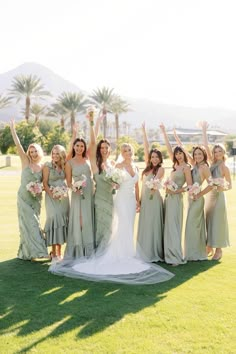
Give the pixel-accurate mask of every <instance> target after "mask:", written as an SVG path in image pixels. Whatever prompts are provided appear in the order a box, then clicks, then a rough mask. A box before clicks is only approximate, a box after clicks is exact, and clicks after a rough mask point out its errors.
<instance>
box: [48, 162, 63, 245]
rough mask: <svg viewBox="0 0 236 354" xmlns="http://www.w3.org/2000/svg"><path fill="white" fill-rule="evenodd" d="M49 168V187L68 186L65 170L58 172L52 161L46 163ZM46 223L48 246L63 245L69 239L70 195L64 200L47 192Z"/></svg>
mask: <svg viewBox="0 0 236 354" xmlns="http://www.w3.org/2000/svg"><path fill="white" fill-rule="evenodd" d="M45 165H46V166H47V167H48V168H49V179H48V185H49V187H51V186H52V187H58V186H60V187H61V186H66V184H65V172H64V171H60V172H58V171H57V170H56V169H55V168H54V167H53V165H52V162H47V163H46V164H45ZM45 208H46V223H45V227H44V232H45V235H46V242H47V245H48V246H51V245H63V244H64V243H65V242H66V239H67V229H68V218H69V197H67V198H63V199H62V200H58V199H53V198H51V197H50V195H48V193H45Z"/></svg>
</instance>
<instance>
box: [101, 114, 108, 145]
mask: <svg viewBox="0 0 236 354" xmlns="http://www.w3.org/2000/svg"><path fill="white" fill-rule="evenodd" d="M102 113H103V114H104V118H103V138H104V139H106V136H107V110H106V108H103V110H102Z"/></svg>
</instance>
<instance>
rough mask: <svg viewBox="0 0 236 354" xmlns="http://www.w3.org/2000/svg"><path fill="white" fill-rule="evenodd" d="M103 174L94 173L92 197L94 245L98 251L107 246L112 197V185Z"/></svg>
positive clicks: (109, 233)
mask: <svg viewBox="0 0 236 354" xmlns="http://www.w3.org/2000/svg"><path fill="white" fill-rule="evenodd" d="M104 176H105V172H102V173H100V174H99V173H95V174H94V180H95V183H96V191H95V196H94V207H95V221H94V229H95V245H96V248H97V247H98V246H99V251H101V250H102V249H103V248H105V247H106V246H107V243H108V241H109V238H110V235H111V226H112V210H113V196H112V185H111V183H110V182H109V181H106V180H105V179H104Z"/></svg>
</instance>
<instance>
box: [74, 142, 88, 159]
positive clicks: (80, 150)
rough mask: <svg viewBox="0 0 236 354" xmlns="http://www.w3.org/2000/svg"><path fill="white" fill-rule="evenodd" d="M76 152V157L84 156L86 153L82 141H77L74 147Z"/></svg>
mask: <svg viewBox="0 0 236 354" xmlns="http://www.w3.org/2000/svg"><path fill="white" fill-rule="evenodd" d="M74 151H75V154H76V155H79V156H82V155H83V153H84V151H85V146H84V143H83V142H82V141H77V142H76V143H75V145H74Z"/></svg>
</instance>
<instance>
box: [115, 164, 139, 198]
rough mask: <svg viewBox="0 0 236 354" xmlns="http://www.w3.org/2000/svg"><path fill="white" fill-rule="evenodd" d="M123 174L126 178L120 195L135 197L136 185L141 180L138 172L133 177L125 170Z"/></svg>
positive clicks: (121, 186) (120, 189)
mask: <svg viewBox="0 0 236 354" xmlns="http://www.w3.org/2000/svg"><path fill="white" fill-rule="evenodd" d="M123 173H124V177H123V181H122V183H121V185H120V188H119V194H121V193H122V194H123V193H124V194H125V195H126V196H128V195H133V194H134V191H135V188H134V187H135V183H137V182H138V178H139V175H138V171H136V172H135V175H134V176H133V177H132V176H131V175H130V174H129V173H128V172H127V171H126V169H125V168H123Z"/></svg>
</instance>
